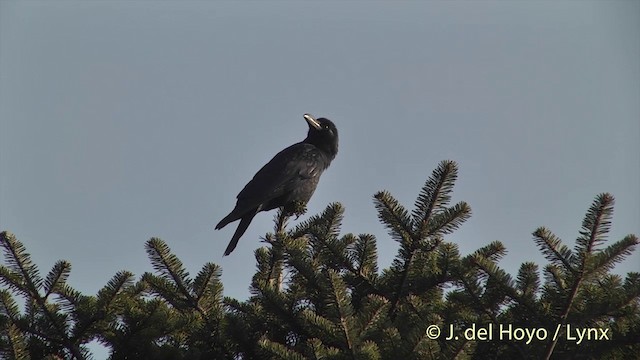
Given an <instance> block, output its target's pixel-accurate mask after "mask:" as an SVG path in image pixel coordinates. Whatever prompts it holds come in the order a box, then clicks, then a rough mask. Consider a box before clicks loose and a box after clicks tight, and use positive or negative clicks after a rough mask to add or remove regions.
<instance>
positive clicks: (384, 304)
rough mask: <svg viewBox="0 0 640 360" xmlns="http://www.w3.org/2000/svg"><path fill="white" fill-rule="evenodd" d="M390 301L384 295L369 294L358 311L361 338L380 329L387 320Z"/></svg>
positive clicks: (367, 336)
mask: <svg viewBox="0 0 640 360" xmlns="http://www.w3.org/2000/svg"><path fill="white" fill-rule="evenodd" d="M388 308H389V301H388V300H387V299H386V298H384V297H383V296H379V295H368V296H367V298H366V299H365V302H364V305H363V306H362V309H361V310H360V311H359V313H358V318H357V324H358V331H359V333H360V338H362V339H366V338H369V337H370V336H372V334H373V333H374V332H375V331H378V330H379V329H380V328H381V327H382V325H383V324H384V323H385V322H386V321H387V316H386V313H387V311H388Z"/></svg>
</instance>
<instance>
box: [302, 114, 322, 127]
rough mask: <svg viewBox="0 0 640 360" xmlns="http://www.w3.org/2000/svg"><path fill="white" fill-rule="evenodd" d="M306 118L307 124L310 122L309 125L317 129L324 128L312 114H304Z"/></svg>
mask: <svg viewBox="0 0 640 360" xmlns="http://www.w3.org/2000/svg"><path fill="white" fill-rule="evenodd" d="M304 119H305V120H306V121H307V124H309V127H313V128H314V129H316V130H320V129H321V128H322V126H321V125H320V123H319V122H318V120H316V119H314V118H313V116H311V115H310V114H304Z"/></svg>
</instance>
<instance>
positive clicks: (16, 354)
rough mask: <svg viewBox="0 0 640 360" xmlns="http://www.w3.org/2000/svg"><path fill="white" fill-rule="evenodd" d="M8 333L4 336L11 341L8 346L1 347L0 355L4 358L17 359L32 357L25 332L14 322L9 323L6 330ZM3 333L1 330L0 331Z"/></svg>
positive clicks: (8, 359)
mask: <svg viewBox="0 0 640 360" xmlns="http://www.w3.org/2000/svg"><path fill="white" fill-rule="evenodd" d="M4 331H6V335H5V336H4V337H5V338H6V339H7V342H8V343H9V344H8V346H6V348H5V347H0V357H2V358H3V359H5V358H6V359H7V360H10V359H15V360H23V359H30V356H29V349H28V345H27V339H26V338H25V336H24V333H23V332H22V331H20V329H19V328H18V326H16V325H15V324H14V323H11V324H9V325H8V326H7V327H6V329H5V330H3V331H2V332H4ZM0 333H1V332H0Z"/></svg>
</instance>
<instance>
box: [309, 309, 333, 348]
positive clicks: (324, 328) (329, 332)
mask: <svg viewBox="0 0 640 360" xmlns="http://www.w3.org/2000/svg"><path fill="white" fill-rule="evenodd" d="M300 316H301V318H302V320H303V321H304V323H305V324H309V325H311V326H313V327H314V328H315V330H316V331H313V330H311V331H309V335H310V336H312V337H313V336H322V337H324V342H325V343H338V341H336V325H335V323H334V322H332V321H331V320H329V319H327V318H326V317H324V316H321V315H318V314H317V313H316V312H314V311H313V310H310V309H304V310H302V311H301V312H300Z"/></svg>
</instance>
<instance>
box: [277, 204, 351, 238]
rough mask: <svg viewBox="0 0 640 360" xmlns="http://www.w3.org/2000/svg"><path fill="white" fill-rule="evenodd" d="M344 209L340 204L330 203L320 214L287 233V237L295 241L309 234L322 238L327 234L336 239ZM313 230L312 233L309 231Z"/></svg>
mask: <svg viewBox="0 0 640 360" xmlns="http://www.w3.org/2000/svg"><path fill="white" fill-rule="evenodd" d="M343 215H344V208H343V207H342V204H340V203H337V202H335V203H331V204H329V205H327V207H326V208H325V209H324V211H323V212H322V213H321V214H318V215H313V216H312V217H310V218H309V219H307V220H306V221H303V222H301V223H299V224H298V225H297V226H296V227H295V228H294V229H293V230H291V231H289V236H290V237H292V238H294V239H296V238H299V237H301V236H305V235H307V234H309V233H314V234H317V235H318V236H322V235H324V234H329V235H331V236H333V237H337V236H338V234H339V233H340V226H341V224H342V217H343ZM310 229H313V231H310Z"/></svg>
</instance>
